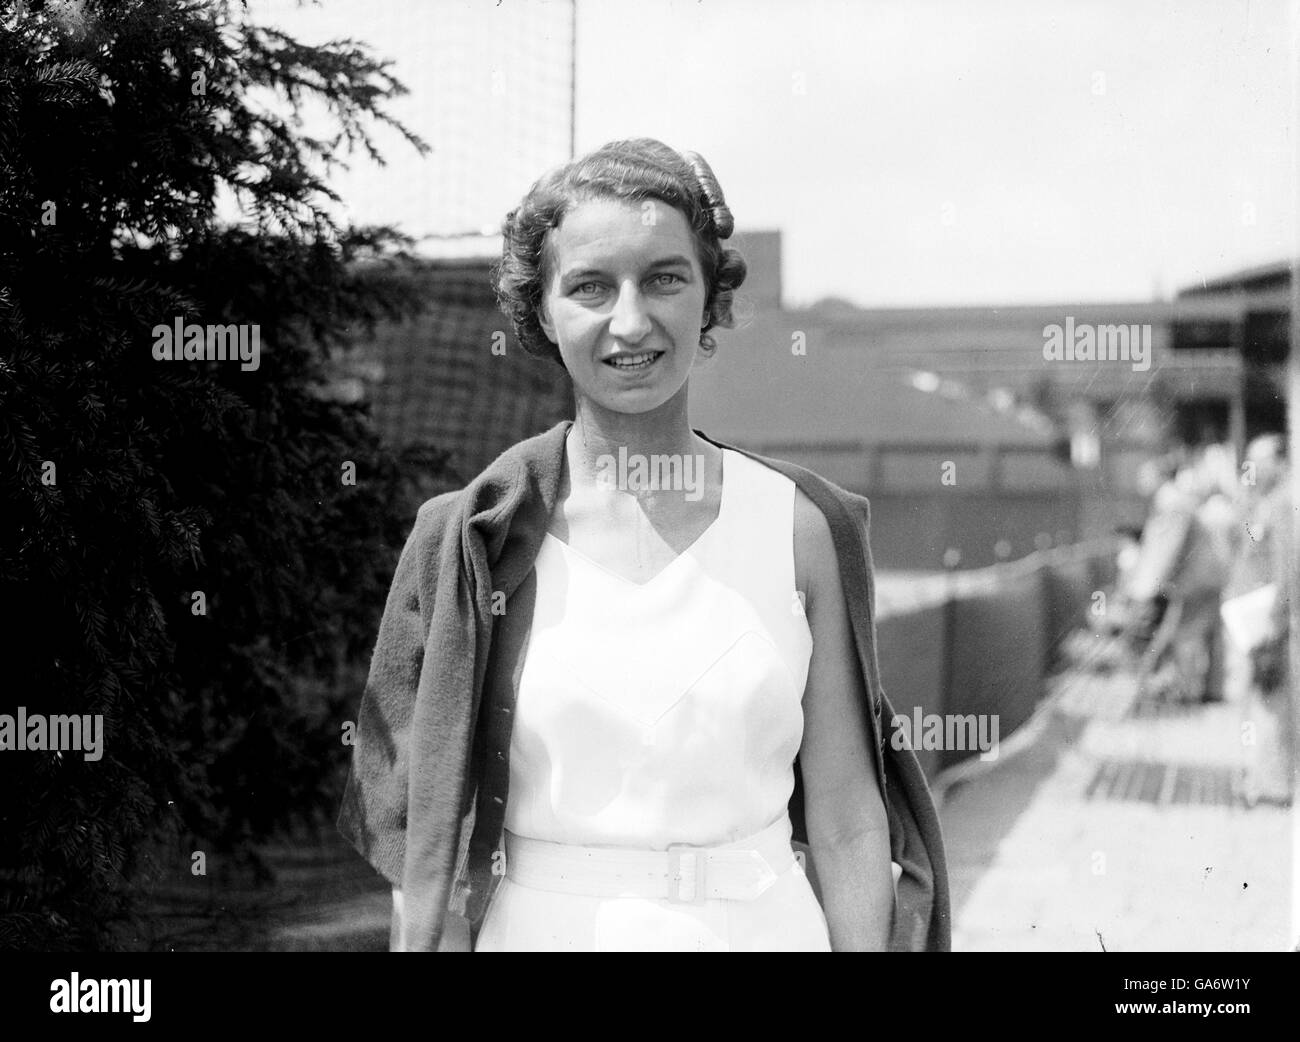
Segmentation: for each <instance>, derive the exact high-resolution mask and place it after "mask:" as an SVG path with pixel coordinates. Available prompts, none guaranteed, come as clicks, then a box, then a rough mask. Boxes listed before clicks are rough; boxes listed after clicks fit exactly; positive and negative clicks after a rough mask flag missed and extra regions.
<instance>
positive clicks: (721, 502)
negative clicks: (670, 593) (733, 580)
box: [546, 449, 731, 590]
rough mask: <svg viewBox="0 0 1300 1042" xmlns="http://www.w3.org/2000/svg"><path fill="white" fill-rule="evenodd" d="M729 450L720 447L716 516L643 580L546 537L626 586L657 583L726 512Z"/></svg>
mask: <svg viewBox="0 0 1300 1042" xmlns="http://www.w3.org/2000/svg"><path fill="white" fill-rule="evenodd" d="M730 451H731V450H730V449H721V452H722V491H721V493H720V494H719V495H718V514H717V516H716V517H715V518H714V519H713V520H712V521H710V522H709V524H708V527H706V528H705V529H704V531H702V532H701V533H700V534H699V535H697V536H696V537H695V538H694V539H692V540H691V543H690V545H689V546H688V547H687V548H686V549H685V550H683V551H681V552H680V553H679V554H678V555H677V556H676V557H674V558H673V559H672V560H671V561H669V562H668V563H667V564H666V565H664V566H663V567H662V568H660V569H659V571H657V572H655V573H654V575H652V576H650V578H649V579H647V580H646V581H645V582H640V583H639V582H637V581H636V580H634V579H629V578H628V577H627V576H626V575H619V574H618V572H616V571H614V570H613V569H612V568H609V567H607V566H606V565H603V564H601V563H600V562H599V561H597V560H595V559H594V558H591V557H588V556H587V555H586V554H584V553H583V552H582V551H581V550H578V549H577V548H575V547H572V546H570V545H569V544H568V543H566V542H565V541H564V540H563V539H561V538H560V537H559V536H558V535H556V534H555V533H554V532H552V531H551V530H550V529H549V528H548V529H547V530H546V537H549V538H550V539H553V540H555V542H557V543H558V544H559V545H560V547H561V548H562V549H563V550H564V551H565V552H566V553H569V554H572V555H573V556H574V557H576V558H578V559H579V560H581V561H585V562H586V563H587V564H589V565H591V567H593V568H595V569H597V570H599V571H601V572H604V573H605V574H606V575H608V576H610V577H611V578H613V579H617V580H618V581H619V582H621V583H623V584H624V585H626V586H630V587H632V588H633V589H634V590H644V589H645V588H646V587H648V586H651V585H653V584H654V583H657V582H658V581H659V579H660V577H661V576H663V575H664V574H665V573H666V572H669V571H671V570H672V569H673V568H676V567H677V565H678V564H680V563H681V560H682V558H684V557H691V556H693V552H694V551H695V550H696V549H698V548H699V546H700V544H701V543H703V542H704V540H705V538H706V537H707V536H709V535H710V534H711V533H712V532H713V531H714V529H716V528H717V527H718V524H719V522H721V521H722V518H723V517H724V515H725V514H726V510H727V498H728V497H727V471H728V470H729V469H730V468H729V467H728V466H727V454H728V453H729V452H730Z"/></svg>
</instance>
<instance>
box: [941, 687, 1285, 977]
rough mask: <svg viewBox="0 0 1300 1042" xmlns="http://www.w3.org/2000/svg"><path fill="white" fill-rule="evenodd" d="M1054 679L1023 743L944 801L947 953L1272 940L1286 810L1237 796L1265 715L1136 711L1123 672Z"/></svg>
mask: <svg viewBox="0 0 1300 1042" xmlns="http://www.w3.org/2000/svg"><path fill="white" fill-rule="evenodd" d="M1053 684H1054V685H1055V688H1056V692H1057V697H1056V698H1055V699H1053V701H1052V703H1051V708H1050V709H1049V710H1048V711H1047V712H1046V714H1045V717H1044V721H1045V722H1044V726H1043V729H1042V731H1041V733H1040V734H1039V735H1038V737H1037V739H1036V740H1035V741H1034V742H1033V743H1032V745H1031V746H1030V748H1028V749H1027V750H1026V751H1024V752H1023V753H1020V754H1019V755H1016V756H1013V757H1011V758H1008V759H1005V760H1003V761H1001V762H998V763H996V764H995V765H994V766H993V767H992V769H991V770H990V771H989V772H988V773H986V774H984V775H982V776H979V777H977V778H975V779H973V780H971V781H969V782H968V783H966V784H963V785H960V786H958V787H956V788H955V789H954V790H952V791H950V792H949V793H948V794H947V797H946V798H945V800H944V802H943V805H942V808H941V817H942V819H943V824H944V831H945V838H946V840H947V847H948V857H949V865H950V877H951V881H952V887H953V898H954V909H955V916H954V930H953V947H954V950H957V951H1101V950H1102V947H1103V945H1104V947H1105V949H1106V950H1108V951H1112V952H1114V951H1247V950H1251V951H1253V950H1266V951H1267V950H1271V951H1281V950H1285V949H1286V948H1287V946H1288V941H1287V938H1288V936H1289V933H1290V930H1291V923H1290V901H1291V894H1290V889H1289V888H1290V879H1291V860H1292V833H1291V826H1292V822H1291V813H1290V811H1289V810H1288V809H1286V808H1284V807H1282V806H1279V805H1276V804H1270V803H1264V802H1259V803H1255V804H1254V805H1253V806H1248V805H1247V803H1246V802H1245V801H1244V800H1242V799H1241V798H1240V796H1241V780H1242V776H1243V774H1245V773H1246V771H1245V769H1246V767H1247V766H1248V765H1249V764H1250V763H1251V762H1252V759H1251V758H1252V756H1253V755H1255V750H1257V749H1259V748H1260V747H1261V746H1267V745H1268V743H1271V742H1274V741H1275V740H1276V733H1275V729H1274V730H1272V731H1271V730H1270V725H1271V720H1270V719H1269V718H1268V717H1266V716H1265V715H1263V714H1261V713H1259V712H1258V710H1256V711H1254V712H1253V713H1248V712H1247V711H1246V710H1244V709H1243V707H1241V706H1239V705H1232V704H1216V705H1211V706H1196V707H1189V708H1187V709H1183V710H1177V709H1173V710H1168V711H1165V712H1159V713H1157V712H1153V711H1152V709H1151V708H1150V707H1149V706H1146V705H1145V704H1139V705H1138V706H1137V709H1138V713H1137V715H1134V711H1133V707H1134V703H1135V695H1136V685H1135V683H1134V681H1133V679H1132V678H1131V677H1130V676H1128V675H1125V674H1123V673H1117V674H1113V675H1110V676H1100V675H1092V674H1089V673H1086V672H1072V673H1070V674H1067V675H1065V676H1064V677H1061V678H1057V679H1056V680H1055V681H1053ZM1144 710H1145V711H1144ZM1248 719H1249V720H1252V721H1253V722H1254V723H1255V726H1256V734H1255V738H1256V739H1257V741H1258V743H1259V744H1258V745H1256V746H1255V747H1253V748H1252V747H1250V746H1247V745H1246V744H1244V743H1243V741H1242V733H1243V732H1242V726H1241V725H1242V723H1243V721H1244V720H1248ZM1256 762H1257V761H1256ZM1234 789H1235V790H1236V793H1235V797H1234ZM1090 790H1091V791H1090Z"/></svg>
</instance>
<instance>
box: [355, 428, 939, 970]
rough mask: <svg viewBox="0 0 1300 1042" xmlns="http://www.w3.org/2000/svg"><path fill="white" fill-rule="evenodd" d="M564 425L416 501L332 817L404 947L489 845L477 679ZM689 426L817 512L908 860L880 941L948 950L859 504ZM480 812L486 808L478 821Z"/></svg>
mask: <svg viewBox="0 0 1300 1042" xmlns="http://www.w3.org/2000/svg"><path fill="white" fill-rule="evenodd" d="M570 426H571V421H567V420H566V421H564V422H562V423H559V424H557V425H556V426H555V427H552V428H551V429H550V430H548V431H546V432H545V433H543V434H540V435H538V436H536V437H534V438H529V439H528V440H526V441H523V442H520V443H519V444H517V445H514V446H512V447H511V448H510V449H507V450H506V451H505V452H504V453H502V454H501V455H500V456H499V457H497V459H496V460H495V461H494V462H493V463H491V464H490V465H489V466H488V467H487V469H486V470H484V471H483V473H482V474H480V475H479V476H478V477H477V478H476V479H475V480H474V481H473V482H471V483H470V484H469V485H468V486H467V487H466V488H465V489H463V490H461V491H459V492H449V493H445V494H443V495H441V496H437V497H435V498H433V499H430V500H429V501H428V502H426V503H425V504H424V505H423V506H421V507H420V510H419V512H418V513H417V515H416V520H415V525H414V527H413V528H412V530H411V534H410V536H409V537H408V538H407V541H406V545H405V546H404V547H403V549H402V554H401V557H400V559H399V561H398V564H397V570H396V572H395V574H394V576H393V585H392V588H391V590H390V591H389V594H388V600H387V602H386V604H385V607H384V613H383V618H382V620H381V622H380V626H379V635H378V639H377V641H376V644H375V652H374V655H373V657H372V659H371V664H370V674H369V679H368V680H367V683H366V690H365V694H364V696H363V698H362V701H361V710H360V715H359V719H358V727H357V744H356V747H355V749H354V751H353V759H352V767H351V772H350V774H349V777H348V781H347V787H346V789H345V791H344V795H343V804H342V809H341V811H340V814H339V819H338V825H339V828H340V830H341V831H342V832H343V834H344V835H345V836H346V837H347V838H348V839H349V840H350V841H351V843H352V844H353V845H354V846H355V847H356V848H357V850H358V851H359V852H360V853H361V855H362V856H363V857H365V858H366V860H367V861H369V862H370V863H371V864H372V865H373V866H374V867H375V868H376V869H377V870H378V871H379V872H380V873H382V874H383V875H384V876H385V877H386V878H387V879H388V880H389V881H390V882H391V883H392V884H393V885H394V886H399V887H401V888H402V891H403V905H404V909H403V910H404V920H405V925H406V943H407V947H408V949H410V950H432V949H435V948H436V947H437V944H438V939H439V937H440V935H441V932H442V928H443V923H444V919H445V916H446V913H447V911H448V909H449V908H453V909H459V908H462V907H464V904H463V902H464V901H465V900H466V894H467V892H468V889H467V888H468V886H469V883H468V882H467V881H468V880H470V879H472V878H490V874H489V873H486V872H484V871H483V869H484V866H483V865H479V864H477V863H476V862H477V861H480V860H482V859H483V853H482V851H471V843H470V834H471V833H475V834H476V835H479V834H482V833H484V831H485V828H486V832H487V833H489V834H490V842H492V843H495V841H496V840H497V838H499V837H498V836H497V835H495V833H497V832H499V827H500V821H501V820H503V818H502V815H503V813H504V801H505V791H504V789H505V782H504V780H502V779H504V778H506V777H508V772H505V771H502V770H494V771H491V772H487V771H486V770H485V767H484V765H483V763H482V762H481V760H482V759H483V758H484V754H483V751H482V750H483V746H484V741H483V734H482V728H483V724H482V721H483V719H484V716H485V713H484V709H485V708H486V707H484V706H483V704H482V702H483V698H484V691H485V689H487V690H488V691H489V697H491V694H490V693H491V692H492V691H494V690H498V689H499V688H500V685H499V684H498V685H493V684H488V683H486V680H487V674H488V668H489V660H490V659H491V657H492V654H491V653H492V652H493V651H494V650H496V649H494V647H493V636H494V633H498V634H499V632H500V631H499V630H498V629H497V628H496V626H495V625H494V624H495V623H496V622H497V621H498V619H499V618H500V616H501V615H502V612H503V605H506V604H508V603H509V601H510V598H511V596H512V595H513V594H515V593H516V592H517V591H519V590H520V589H521V587H524V588H525V595H524V596H521V598H520V600H521V601H523V600H531V598H529V597H527V596H526V594H527V593H528V592H531V589H532V586H533V584H526V581H527V580H528V578H529V576H530V573H531V572H532V568H533V562H534V560H535V559H536V557H537V553H538V550H539V548H540V546H541V542H542V538H543V537H544V535H545V534H546V528H547V525H548V523H549V520H550V517H551V513H552V511H553V510H554V507H555V504H556V501H557V498H558V494H559V487H560V481H561V477H562V474H563V467H564V443H565V435H566V434H567V433H568V429H569V427H570ZM696 433H697V434H699V435H700V437H702V438H705V439H706V440H708V441H710V442H711V443H712V444H714V445H717V446H718V447H720V448H727V449H733V450H734V451H737V452H743V453H744V454H745V455H747V456H749V457H750V458H752V459H755V460H757V461H758V462H760V463H763V464H765V465H766V466H768V467H771V468H772V469H774V470H776V471H778V472H780V473H781V474H784V475H785V476H786V477H788V478H790V479H791V480H792V481H794V482H795V484H796V485H797V486H798V487H799V488H800V489H801V490H802V491H803V492H804V494H805V495H807V496H808V498H809V499H811V500H812V501H813V502H814V503H815V504H816V505H817V506H818V508H820V509H821V511H822V513H823V514H825V516H826V520H827V522H828V523H829V525H830V529H831V535H832V537H833V540H834V544H835V551H836V555H837V557H838V559H839V566H840V572H841V579H842V584H843V587H844V596H845V599H846V601H847V605H848V610H849V618H850V620H851V624H852V627H853V634H854V641H855V644H856V648H857V654H858V664H859V667H860V668H861V670H862V675H863V680H864V685H863V687H864V690H865V691H866V692H867V699H868V703H869V704H868V705H867V706H864V707H863V708H864V713H865V714H866V716H867V719H868V721H869V723H870V728H871V734H872V737H873V739H874V742H873V752H874V754H875V755H874V758H875V766H876V773H877V778H878V780H879V782H880V789H881V793H882V795H883V797H884V799H885V805H886V809H887V810H888V814H889V828H890V847H891V856H892V858H893V860H894V861H896V862H898V864H899V865H901V866H902V869H903V874H902V877H901V878H900V879H899V881H898V888H897V889H898V899H897V902H896V904H895V909H894V921H893V928H892V931H891V936H890V948H891V949H892V950H895V951H919V950H926V949H928V950H945V951H946V950H948V949H949V948H950V946H951V922H950V905H949V892H948V877H947V868H946V865H945V862H944V851H943V838H942V834H941V831H940V827H939V819H938V814H937V813H936V811H935V806H934V802H933V799H932V798H931V795H930V790H929V787H928V786H927V784H926V781H925V776H924V774H923V773H922V771H921V767H920V764H919V763H918V761H917V759H916V755H915V754H914V753H913V752H912V751H911V750H910V749H894V748H893V743H892V742H890V741H886V740H885V735H884V721H886V720H888V719H891V718H892V717H893V715H894V714H893V709H892V707H891V706H890V704H889V701H888V699H887V698H886V697H885V693H884V691H883V690H882V688H881V684H880V674H879V666H878V663H877V658H876V642H875V638H876V626H875V580H874V574H873V568H872V562H871V550H870V546H869V543H868V538H867V536H868V530H869V525H870V507H869V505H868V502H867V500H866V499H865V498H864V497H862V496H859V495H856V494H854V493H850V492H846V491H845V490H844V489H842V488H840V487H839V486H837V485H835V484H833V483H831V482H829V481H827V480H826V479H824V478H822V477H820V476H818V475H816V474H814V473H813V472H811V471H809V470H806V469H804V468H803V467H799V466H796V465H794V464H792V463H787V462H784V461H782V460H775V459H768V458H766V457H763V456H759V455H756V454H755V453H752V452H747V451H746V450H744V449H738V448H735V447H734V446H731V445H727V444H725V443H723V442H719V441H715V440H714V439H712V438H708V436H707V435H705V434H703V433H701V432H699V431H696ZM503 697H504V696H503ZM509 709H510V707H509V706H507V707H505V708H504V709H502V711H503V712H507V713H508V712H509ZM485 778H486V779H488V781H487V782H486V783H485V782H484V779H485ZM795 779H796V782H795V792H794V795H793V796H792V798H791V802H790V813H791V819H792V821H793V823H794V828H795V838H796V839H799V840H805V839H806V832H805V829H804V821H803V799H802V784H801V780H800V775H799V768H798V762H797V761H796V764H795ZM497 789H500V790H501V791H500V792H497V791H496V790H497ZM480 790H482V791H480ZM489 790H490V791H489ZM485 797H486V798H485ZM484 808H487V813H486V814H485V811H484ZM492 813H495V817H493V818H492V820H491V821H488V820H487V818H488V817H490V816H491V815H492ZM476 817H481V818H483V820H481V821H479V822H478V823H477V825H478V827H477V828H476V821H475V819H476ZM485 823H486V825H485ZM478 897H479V901H478V903H477V905H476V906H475V907H477V908H478V909H479V911H480V912H481V909H482V902H483V898H484V895H483V894H482V893H479V895H478ZM470 914H471V917H472V915H473V913H470Z"/></svg>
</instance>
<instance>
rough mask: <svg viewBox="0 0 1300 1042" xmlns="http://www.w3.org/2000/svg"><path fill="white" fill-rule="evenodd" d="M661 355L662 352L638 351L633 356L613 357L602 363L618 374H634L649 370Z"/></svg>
mask: <svg viewBox="0 0 1300 1042" xmlns="http://www.w3.org/2000/svg"><path fill="white" fill-rule="evenodd" d="M662 355H663V352H662V351H638V352H637V353H636V354H634V355H613V356H611V357H609V358H606V359H604V362H605V364H606V365H607V366H610V367H611V368H614V369H618V370H619V371H620V372H624V373H635V372H639V371H640V370H642V369H649V368H650V367H651V366H652V365H654V364H655V362H657V361H658V360H659V359H660V357H661V356H662Z"/></svg>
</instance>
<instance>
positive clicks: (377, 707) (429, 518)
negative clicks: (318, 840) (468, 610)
mask: <svg viewBox="0 0 1300 1042" xmlns="http://www.w3.org/2000/svg"><path fill="white" fill-rule="evenodd" d="M443 498H444V497H438V499H435V500H430V501H428V502H426V503H425V504H424V505H423V506H422V507H421V508H420V511H419V513H418V514H417V516H416V521H415V524H414V525H413V526H412V529H411V532H410V535H408V537H407V539H406V544H405V545H404V546H403V548H402V553H401V556H400V558H399V559H398V562H397V568H396V571H395V572H394V574H393V582H392V585H391V587H390V588H389V591H388V598H387V601H386V602H385V605H384V612H383V616H382V618H381V620H380V623H379V633H378V637H377V639H376V641H375V650H374V654H373V655H372V656H371V659H370V671H369V675H368V677H367V680H366V687H365V692H364V694H363V695H362V699H361V709H360V713H359V715H358V719H357V727H356V731H355V735H356V745H355V747H354V748H353V752H352V765H351V770H350V772H349V775H348V780H347V786H346V788H345V789H344V794H343V803H342V808H341V810H340V812H339V817H338V827H339V830H340V831H341V832H342V833H343V835H344V836H345V837H347V839H348V840H349V841H350V842H351V843H352V845H353V846H354V847H356V849H357V851H358V852H359V853H360V854H361V856H362V857H364V858H365V859H366V860H367V861H368V862H370V864H371V865H373V866H374V867H375V869H376V870H378V871H379V872H380V873H381V874H382V875H383V876H384V877H385V878H386V879H388V881H389V882H391V883H392V884H393V885H394V886H400V885H401V881H402V866H403V861H404V858H405V854H406V824H407V791H408V771H409V763H410V740H411V720H412V716H413V713H414V707H415V698H416V692H417V689H418V686H419V680H420V671H421V669H422V667H423V665H424V647H425V637H426V635H427V632H428V621H427V620H428V614H427V606H426V605H424V604H422V603H421V601H422V594H421V572H422V571H423V569H424V562H426V561H427V560H428V558H429V551H430V549H431V547H430V540H431V536H432V535H434V534H435V533H436V524H435V523H434V522H435V514H436V509H435V505H437V506H441V505H442V504H441V503H439V500H441V499H443Z"/></svg>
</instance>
